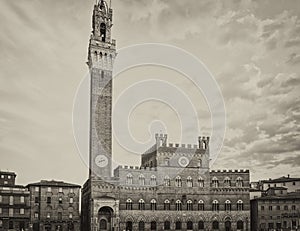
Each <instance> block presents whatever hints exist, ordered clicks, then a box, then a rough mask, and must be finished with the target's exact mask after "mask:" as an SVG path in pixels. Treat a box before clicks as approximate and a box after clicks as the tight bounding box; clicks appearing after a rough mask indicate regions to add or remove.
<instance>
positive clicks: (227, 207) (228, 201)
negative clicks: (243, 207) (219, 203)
mask: <svg viewBox="0 0 300 231" xmlns="http://www.w3.org/2000/svg"><path fill="white" fill-rule="evenodd" d="M225 211H231V201H230V200H226V201H225Z"/></svg>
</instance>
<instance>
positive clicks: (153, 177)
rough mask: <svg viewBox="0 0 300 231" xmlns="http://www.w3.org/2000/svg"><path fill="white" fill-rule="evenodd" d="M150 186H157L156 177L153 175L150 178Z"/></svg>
mask: <svg viewBox="0 0 300 231" xmlns="http://www.w3.org/2000/svg"><path fill="white" fill-rule="evenodd" d="M150 185H152V186H155V185H156V176H155V175H152V176H151V178H150Z"/></svg>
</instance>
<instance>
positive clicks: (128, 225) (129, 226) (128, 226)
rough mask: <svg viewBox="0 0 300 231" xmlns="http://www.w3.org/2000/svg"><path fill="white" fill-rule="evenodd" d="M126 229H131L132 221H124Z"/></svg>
mask: <svg viewBox="0 0 300 231" xmlns="http://www.w3.org/2000/svg"><path fill="white" fill-rule="evenodd" d="M126 230H128V231H132V221H127V222H126Z"/></svg>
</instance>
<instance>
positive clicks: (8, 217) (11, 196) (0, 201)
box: [0, 171, 30, 231]
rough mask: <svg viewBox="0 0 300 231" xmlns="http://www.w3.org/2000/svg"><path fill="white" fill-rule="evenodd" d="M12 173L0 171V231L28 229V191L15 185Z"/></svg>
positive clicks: (14, 176)
mask: <svg viewBox="0 0 300 231" xmlns="http://www.w3.org/2000/svg"><path fill="white" fill-rule="evenodd" d="M15 180H16V174H15V173H14V172H4V171H0V230H3V231H4V230H5V231H6V230H27V229H28V228H29V214H30V207H29V205H30V203H29V198H30V195H29V191H28V189H27V188H26V187H25V186H21V185H16V184H15Z"/></svg>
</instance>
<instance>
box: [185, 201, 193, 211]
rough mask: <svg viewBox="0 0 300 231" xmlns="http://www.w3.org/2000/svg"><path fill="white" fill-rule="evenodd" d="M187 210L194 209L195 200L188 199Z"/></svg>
mask: <svg viewBox="0 0 300 231" xmlns="http://www.w3.org/2000/svg"><path fill="white" fill-rule="evenodd" d="M186 210H188V211H192V210H193V202H192V201H191V200H188V201H187V202H186Z"/></svg>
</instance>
